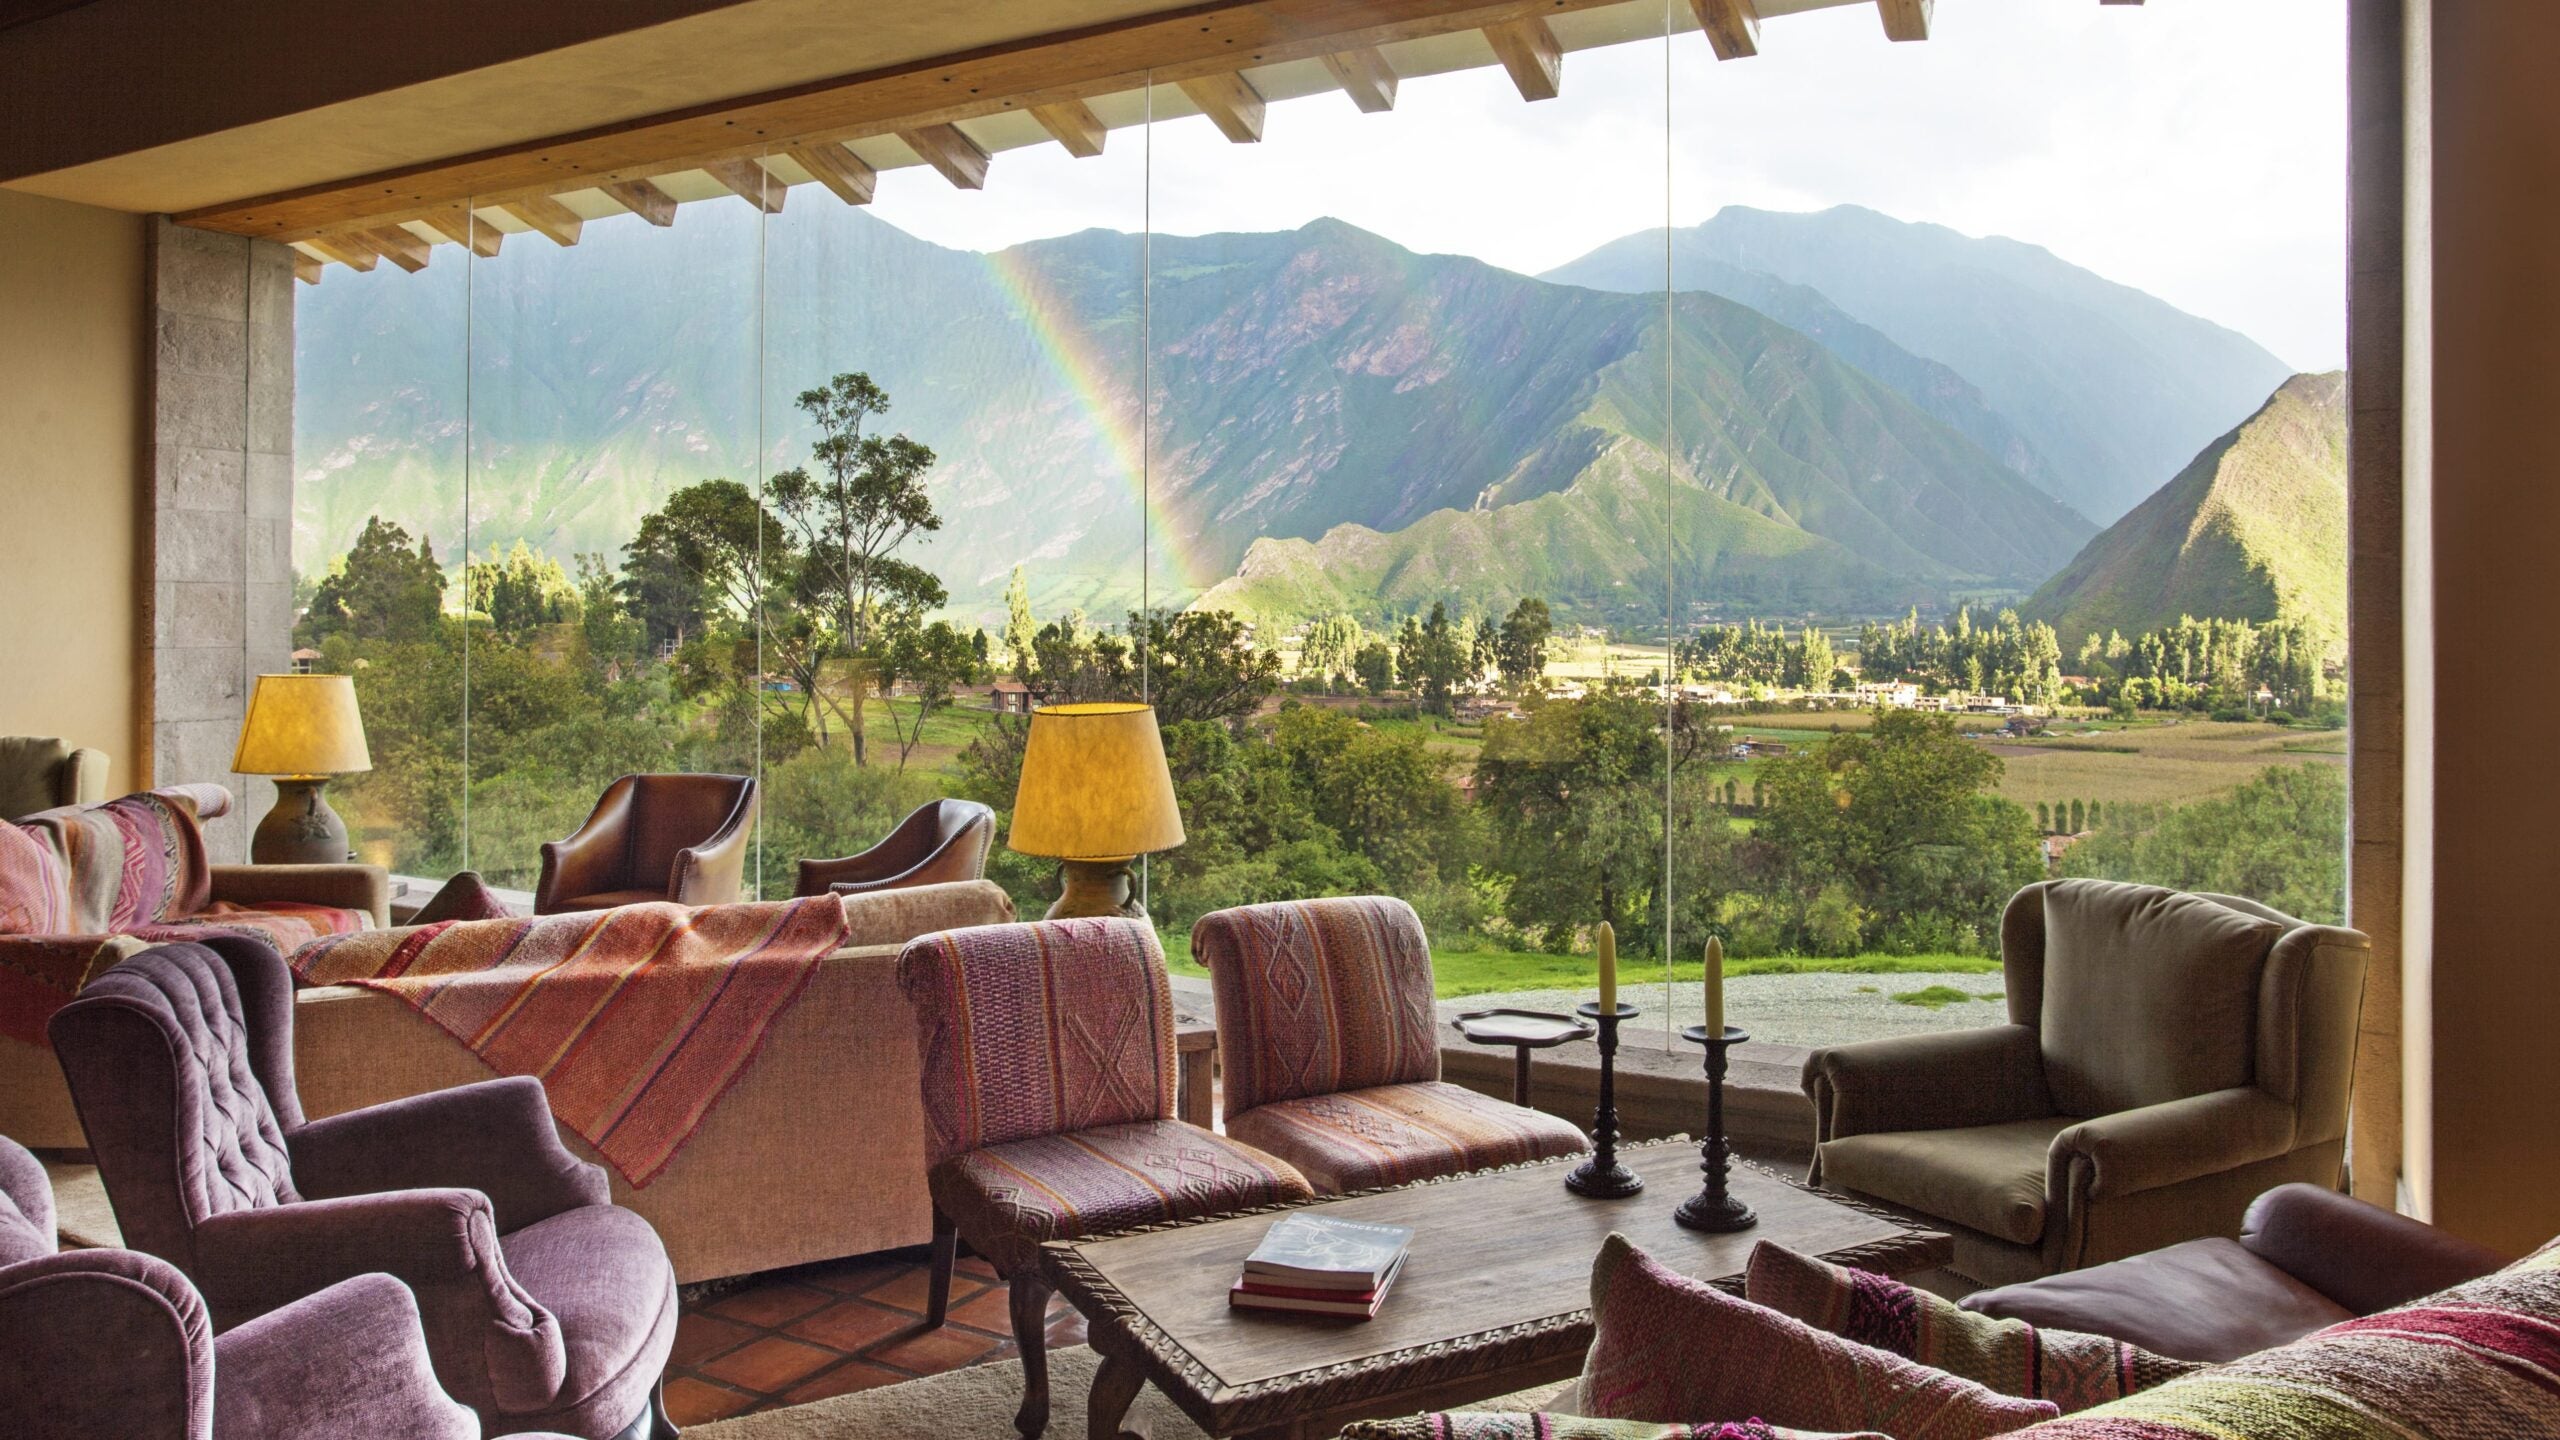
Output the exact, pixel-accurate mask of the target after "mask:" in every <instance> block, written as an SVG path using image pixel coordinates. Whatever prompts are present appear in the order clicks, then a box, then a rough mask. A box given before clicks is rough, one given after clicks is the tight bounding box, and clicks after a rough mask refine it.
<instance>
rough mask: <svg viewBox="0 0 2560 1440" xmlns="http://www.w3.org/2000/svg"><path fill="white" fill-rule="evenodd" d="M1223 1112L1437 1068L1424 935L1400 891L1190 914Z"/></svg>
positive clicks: (1420, 1075)
mask: <svg viewBox="0 0 2560 1440" xmlns="http://www.w3.org/2000/svg"><path fill="white" fill-rule="evenodd" d="M1191 954H1192V957H1193V958H1194V959H1196V960H1198V961H1199V962H1200V963H1201V964H1202V965H1205V966H1207V967H1208V969H1209V977H1210V981H1211V983H1212V984H1213V985H1214V986H1215V987H1216V990H1217V996H1218V1062H1219V1065H1220V1067H1221V1069H1222V1071H1223V1074H1224V1076H1225V1083H1226V1113H1228V1114H1229V1115H1241V1114H1243V1113H1244V1112H1245V1111H1247V1110H1250V1109H1252V1108H1253V1107H1255V1106H1257V1105H1268V1104H1270V1103H1272V1102H1273V1101H1275V1100H1299V1099H1304V1098H1306V1097H1308V1096H1311V1095H1332V1094H1337V1093H1339V1092H1341V1091H1344V1090H1366V1089H1369V1088H1371V1087H1373V1086H1378V1085H1404V1084H1410V1083H1413V1082H1416V1081H1426V1080H1437V1079H1439V1078H1440V1040H1439V1036H1438V1035H1437V1034H1435V1033H1434V1029H1433V1020H1432V1014H1433V1012H1432V1009H1431V945H1430V942H1429V941H1428V940H1427V939H1425V938H1424V936H1423V933H1422V920H1421V917H1419V916H1417V915H1415V914H1414V913H1413V907H1412V906H1410V905H1407V904H1406V903H1404V902H1403V901H1402V900H1398V899H1395V898H1393V897H1391V896H1385V895H1348V896H1340V897H1336V898H1332V899H1326V900H1284V901H1280V902H1277V903H1275V904H1269V905H1240V906H1237V907H1236V908H1235V909H1232V910H1220V911H1216V912H1214V913H1212V914H1208V915H1203V916H1201V917H1200V923H1199V924H1197V925H1194V926H1193V927H1191Z"/></svg>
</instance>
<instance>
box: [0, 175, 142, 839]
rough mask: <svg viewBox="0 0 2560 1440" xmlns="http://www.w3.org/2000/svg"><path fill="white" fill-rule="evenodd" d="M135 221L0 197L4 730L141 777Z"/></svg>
mask: <svg viewBox="0 0 2560 1440" xmlns="http://www.w3.org/2000/svg"><path fill="white" fill-rule="evenodd" d="M143 234H144V221H143V220H142V219H141V218H140V217H138V216H133V215H123V214H118V213H116V212H115V211H111V210H95V209H91V208H89V207H88V206H85V205H70V204H65V203H63V202H61V201H58V200H44V199H39V198H37V197H34V196H30V195H20V194H15V193H12V192H10V191H6V190H0V734H12V735H22V734H34V735H61V736H64V737H66V738H68V739H71V740H74V741H77V742H78V743H80V744H83V745H93V746H96V747H97V748H99V749H102V750H104V751H106V752H107V753H108V755H109V756H110V757H112V760H113V762H114V763H113V768H112V770H111V771H110V773H109V776H108V793H109V794H120V793H122V792H123V791H125V790H128V789H131V788H133V787H134V786H135V785H136V784H138V783H142V782H144V781H146V780H147V779H148V770H147V765H146V763H145V754H144V741H143V737H144V736H145V735H147V734H148V733H149V716H148V715H147V714H146V713H145V707H146V705H147V703H148V700H149V696H150V693H151V692H150V683H151V682H150V675H149V673H148V671H147V669H146V661H145V654H144V648H143V647H144V641H145V638H146V637H145V633H144V632H145V626H146V625H147V624H148V621H149V616H148V614H147V611H146V606H145V601H144V599H143V597H144V596H145V595H147V594H148V593H149V588H150V587H149V585H148V583H147V577H148V574H149V571H148V569H147V560H146V553H145V552H146V549H147V547H148V544H149V540H150V537H149V535H148V533H147V522H146V521H145V519H144V517H145V515H146V514H147V513H148V512H147V508H146V497H145V492H146V487H147V484H148V477H147V472H146V469H145V467H144V465H143V463H142V456H143V453H144V451H143V444H144V435H143V429H144V426H143V397H144V394H145V390H144V380H145V375H144V372H145V368H146V362H147V348H146V340H147V337H146V335H145V334H144V327H143V322H142V316H143V298H144V283H143Z"/></svg>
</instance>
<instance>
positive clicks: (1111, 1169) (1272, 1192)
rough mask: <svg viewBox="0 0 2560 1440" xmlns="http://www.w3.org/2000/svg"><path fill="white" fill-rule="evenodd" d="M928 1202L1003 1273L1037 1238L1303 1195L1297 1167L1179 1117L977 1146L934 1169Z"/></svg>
mask: <svg viewBox="0 0 2560 1440" xmlns="http://www.w3.org/2000/svg"><path fill="white" fill-rule="evenodd" d="M927 1184H928V1186H929V1187H930V1188H931V1190H932V1192H933V1203H934V1204H935V1205H936V1206H937V1207H938V1208H940V1209H941V1211H942V1213H943V1214H944V1215H946V1216H949V1217H950V1219H951V1221H952V1223H953V1224H955V1225H957V1226H958V1227H959V1230H960V1233H961V1234H962V1235H963V1236H965V1237H967V1239H968V1241H969V1245H970V1248H972V1249H974V1250H976V1251H977V1252H978V1253H979V1254H981V1255H984V1256H986V1257H987V1261H988V1263H990V1264H992V1265H994V1266H995V1267H996V1269H997V1271H998V1272H999V1273H1001V1274H1003V1275H1005V1276H1007V1277H1011V1276H1015V1275H1036V1274H1038V1273H1039V1267H1040V1242H1041V1241H1043V1240H1073V1239H1075V1238H1077V1237H1079V1236H1084V1235H1102V1234H1107V1233H1109V1232H1111V1231H1113V1230H1125V1229H1127V1228H1128V1227H1130V1226H1132V1225H1144V1224H1147V1223H1149V1222H1151V1221H1157V1220H1180V1219H1187V1218H1189V1217H1191V1216H1194V1215H1216V1214H1220V1213H1222V1212H1224V1211H1228V1210H1245V1209H1250V1208H1252V1207H1254V1206H1256V1205H1270V1204H1274V1203H1277V1202H1279V1201H1283V1200H1303V1199H1305V1198H1307V1195H1308V1191H1307V1182H1306V1181H1305V1180H1303V1179H1300V1178H1299V1176H1298V1172H1297V1171H1295V1170H1292V1169H1290V1168H1289V1167H1288V1166H1287V1165H1284V1164H1282V1163H1281V1162H1279V1161H1277V1160H1274V1159H1272V1158H1271V1157H1270V1156H1268V1155H1265V1154H1263V1153H1262V1152H1261V1151H1259V1150H1255V1149H1253V1148H1252V1147H1251V1146H1248V1145H1239V1144H1237V1143H1236V1142H1235V1141H1233V1140H1229V1139H1228V1138H1226V1137H1225V1136H1223V1135H1219V1134H1216V1133H1214V1132H1212V1131H1208V1130H1203V1129H1201V1128H1199V1127H1198V1126H1196V1125H1186V1124H1184V1123H1183V1122H1181V1121H1179V1120H1149V1121H1143V1122H1141V1123H1139V1124H1135V1125H1106V1126H1103V1127H1102V1128H1100V1129H1096V1130H1082V1131H1078V1132H1077V1133H1075V1134H1073V1135H1043V1136H1038V1137H1035V1138H1033V1139H1029V1140H1014V1141H1009V1142H1007V1143H1005V1144H1002V1145H995V1146H990V1147H989V1148H987V1149H984V1150H974V1151H971V1152H970V1153H968V1154H966V1155H962V1156H960V1157H958V1158H956V1159H953V1160H947V1161H945V1162H943V1163H942V1164H940V1165H937V1166H935V1167H934V1168H933V1171H932V1173H931V1174H930V1175H929V1176H928V1177H927Z"/></svg>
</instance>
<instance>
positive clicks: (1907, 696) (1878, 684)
mask: <svg viewBox="0 0 2560 1440" xmlns="http://www.w3.org/2000/svg"><path fill="white" fill-rule="evenodd" d="M1856 693H1857V699H1858V703H1859V704H1861V705H1866V706H1870V707H1872V706H1877V705H1881V706H1883V707H1884V708H1886V709H1888V710H1914V709H1919V708H1921V707H1920V702H1921V701H1922V700H1923V699H1930V698H1934V697H1930V696H1923V695H1922V694H1921V693H1920V687H1919V686H1917V685H1914V684H1912V683H1911V682H1910V681H1908V680H1861V681H1859V682H1858V689H1857V692H1856Z"/></svg>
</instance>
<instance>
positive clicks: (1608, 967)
mask: <svg viewBox="0 0 2560 1440" xmlns="http://www.w3.org/2000/svg"><path fill="white" fill-rule="evenodd" d="M1600 1013H1601V1014H1603V1015H1615V1014H1617V1013H1618V932H1617V930H1616V929H1615V928H1614V927H1612V926H1611V925H1610V924H1609V922H1608V921H1606V920H1603V921H1601V922H1600Z"/></svg>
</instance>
